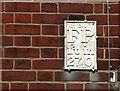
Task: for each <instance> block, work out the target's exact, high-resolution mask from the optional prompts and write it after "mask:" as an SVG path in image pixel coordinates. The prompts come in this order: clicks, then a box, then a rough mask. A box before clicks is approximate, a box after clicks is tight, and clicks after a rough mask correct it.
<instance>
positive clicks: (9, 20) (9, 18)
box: [2, 13, 13, 23]
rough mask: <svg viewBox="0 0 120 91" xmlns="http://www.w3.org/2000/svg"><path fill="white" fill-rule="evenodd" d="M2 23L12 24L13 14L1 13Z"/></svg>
mask: <svg viewBox="0 0 120 91" xmlns="http://www.w3.org/2000/svg"><path fill="white" fill-rule="evenodd" d="M2 23H13V14H9V13H3V14H2Z"/></svg>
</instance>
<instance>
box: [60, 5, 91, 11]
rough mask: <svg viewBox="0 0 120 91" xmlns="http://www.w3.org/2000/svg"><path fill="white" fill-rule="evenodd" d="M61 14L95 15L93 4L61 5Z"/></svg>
mask: <svg viewBox="0 0 120 91" xmlns="http://www.w3.org/2000/svg"><path fill="white" fill-rule="evenodd" d="M59 12H63V13H93V4H78V3H60V4H59Z"/></svg>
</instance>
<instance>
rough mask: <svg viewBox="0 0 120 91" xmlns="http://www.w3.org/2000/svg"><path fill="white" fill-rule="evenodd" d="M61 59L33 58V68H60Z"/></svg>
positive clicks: (61, 64) (61, 65)
mask: <svg viewBox="0 0 120 91" xmlns="http://www.w3.org/2000/svg"><path fill="white" fill-rule="evenodd" d="M63 63H64V62H63V60H34V61H33V69H62V68H63Z"/></svg>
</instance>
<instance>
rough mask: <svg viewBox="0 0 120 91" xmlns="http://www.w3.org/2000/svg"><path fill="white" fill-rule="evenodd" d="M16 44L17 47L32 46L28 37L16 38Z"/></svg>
mask: <svg viewBox="0 0 120 91" xmlns="http://www.w3.org/2000/svg"><path fill="white" fill-rule="evenodd" d="M14 43H15V45H16V46H30V45H31V38H30V37H26V36H16V37H14Z"/></svg>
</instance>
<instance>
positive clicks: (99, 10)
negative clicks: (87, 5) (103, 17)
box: [94, 4, 103, 13]
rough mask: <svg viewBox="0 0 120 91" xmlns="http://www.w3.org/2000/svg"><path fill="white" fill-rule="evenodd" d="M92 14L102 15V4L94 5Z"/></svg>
mask: <svg viewBox="0 0 120 91" xmlns="http://www.w3.org/2000/svg"><path fill="white" fill-rule="evenodd" d="M94 12H95V13H103V4H95V5H94Z"/></svg>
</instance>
